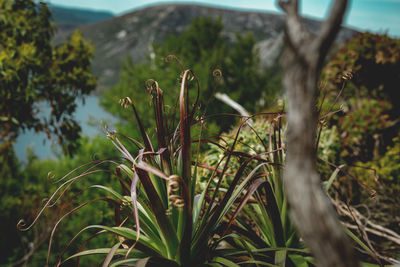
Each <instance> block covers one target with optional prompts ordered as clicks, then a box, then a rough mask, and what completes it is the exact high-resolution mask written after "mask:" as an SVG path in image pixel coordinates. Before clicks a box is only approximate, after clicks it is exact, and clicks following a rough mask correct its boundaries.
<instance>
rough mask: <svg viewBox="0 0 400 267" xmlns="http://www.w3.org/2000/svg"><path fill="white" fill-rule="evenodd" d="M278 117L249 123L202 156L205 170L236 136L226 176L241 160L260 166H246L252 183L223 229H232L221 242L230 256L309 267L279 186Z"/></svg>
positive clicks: (250, 261) (280, 141)
mask: <svg viewBox="0 0 400 267" xmlns="http://www.w3.org/2000/svg"><path fill="white" fill-rule="evenodd" d="M282 116H284V115H282V114H281V113H270V114H267V115H261V116H256V117H254V121H252V122H250V123H249V125H248V126H247V127H243V128H242V129H240V128H239V129H238V128H235V129H233V130H231V131H230V132H228V133H227V134H222V135H221V137H220V138H221V140H220V141H219V142H218V143H219V146H216V145H211V148H210V150H208V151H207V153H206V156H205V161H204V163H205V164H209V163H211V164H212V162H213V161H215V159H214V157H215V156H216V155H218V156H219V157H218V158H222V156H223V155H224V150H223V149H221V147H223V146H224V145H228V146H229V144H230V143H231V142H232V141H233V139H234V138H235V135H236V133H237V134H238V137H237V146H236V150H235V151H236V152H237V153H235V154H234V155H236V157H234V158H232V160H231V163H230V164H229V168H228V172H229V171H232V170H235V169H236V168H238V167H239V166H240V162H241V161H243V160H245V159H246V158H251V157H253V158H254V159H256V160H257V161H258V162H262V165H258V164H259V163H258V164H255V163H254V162H253V164H249V165H248V171H249V172H256V177H257V179H256V180H255V181H254V182H253V183H252V184H251V185H250V186H249V188H248V190H247V191H246V193H245V194H243V195H242V196H241V200H240V202H239V204H238V208H237V209H236V211H235V212H234V213H233V214H232V215H231V216H230V219H229V222H228V225H229V224H232V230H233V233H230V234H226V236H225V237H224V239H225V241H226V242H228V244H229V245H230V246H231V248H230V253H231V254H232V255H235V257H241V264H253V265H257V264H262V263H269V264H275V265H273V266H292V265H296V266H297V265H303V266H312V263H313V260H312V258H311V257H310V255H309V252H308V250H307V249H306V248H305V247H304V244H302V242H300V238H299V236H298V235H297V233H296V231H295V229H294V227H293V225H292V222H291V220H290V218H289V215H288V206H287V199H286V197H285V193H284V188H283V184H282V169H283V163H284V157H285V150H284V145H283V141H284V133H283V129H282V128H281V120H282ZM260 166H261V167H262V168H260ZM200 181H201V180H200ZM202 182H203V183H205V182H206V181H202ZM231 182H232V177H227V178H226V182H225V183H224V184H222V186H223V187H224V186H226V187H229V186H230V184H231ZM253 193H254V195H253V196H252V194H253ZM246 202H247V204H245V203H246ZM228 254H229V253H228Z"/></svg>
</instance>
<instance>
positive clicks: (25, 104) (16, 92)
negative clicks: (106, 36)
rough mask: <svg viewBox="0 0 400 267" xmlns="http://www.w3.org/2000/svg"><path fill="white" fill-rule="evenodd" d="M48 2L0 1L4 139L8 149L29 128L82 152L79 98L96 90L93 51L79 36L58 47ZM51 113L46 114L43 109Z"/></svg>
mask: <svg viewBox="0 0 400 267" xmlns="http://www.w3.org/2000/svg"><path fill="white" fill-rule="evenodd" d="M50 20H51V14H50V12H49V10H48V8H47V6H46V5H45V4H42V3H41V4H36V3H35V2H34V1H32V0H17V1H12V0H1V1H0V88H1V90H0V101H1V102H0V131H1V133H0V135H1V141H2V150H4V149H5V148H6V147H8V146H9V145H10V144H11V143H12V142H13V141H14V140H15V138H16V137H17V136H18V134H19V133H20V132H21V131H23V130H25V129H34V130H35V131H36V132H45V133H46V134H47V135H48V137H49V138H50V136H51V135H53V136H56V137H57V139H58V141H59V143H60V145H62V147H63V150H64V152H68V153H72V152H73V151H74V149H76V144H77V143H76V140H77V139H78V138H79V132H80V126H79V125H78V123H77V122H76V121H75V120H74V118H73V116H72V115H73V112H74V111H75V108H76V103H75V99H76V98H77V97H82V96H84V95H87V94H89V93H90V92H91V91H92V90H93V89H94V88H95V84H96V82H95V79H94V77H93V76H92V74H91V72H90V61H91V58H92V56H93V48H92V46H91V45H89V44H88V43H87V42H85V41H84V40H83V39H82V36H81V34H80V33H79V32H75V33H74V34H72V35H71V36H70V38H69V39H68V40H67V41H66V42H65V43H62V44H59V45H57V46H53V45H52V43H51V39H52V36H53V32H54V26H53V25H52V24H51V22H50ZM46 105H47V106H50V107H51V112H50V114H49V115H48V116H47V115H43V114H41V109H42V108H43V106H46Z"/></svg>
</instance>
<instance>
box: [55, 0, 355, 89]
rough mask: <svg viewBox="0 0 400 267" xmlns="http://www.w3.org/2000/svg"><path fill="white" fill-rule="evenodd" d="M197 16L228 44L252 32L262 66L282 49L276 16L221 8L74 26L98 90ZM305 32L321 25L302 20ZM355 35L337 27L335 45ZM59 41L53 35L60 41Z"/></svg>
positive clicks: (147, 12) (155, 11) (167, 9)
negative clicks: (87, 48)
mask: <svg viewBox="0 0 400 267" xmlns="http://www.w3.org/2000/svg"><path fill="white" fill-rule="evenodd" d="M197 16H208V17H213V18H218V17H221V18H222V22H223V24H224V29H223V32H222V35H223V36H224V38H226V40H228V41H233V40H234V39H235V33H236V32H239V33H246V32H253V34H254V38H255V39H256V41H257V45H256V47H257V49H258V50H259V53H260V59H261V63H262V66H263V67H268V66H271V65H273V64H275V63H276V60H277V57H278V56H279V55H280V52H281V50H282V47H283V36H284V35H283V29H284V22H285V18H284V15H281V14H273V13H263V12H254V11H241V10H231V9H222V8H215V7H208V6H200V5H189V4H161V5H155V6H150V7H146V8H142V9H139V10H135V11H133V12H130V13H128V14H125V15H123V16H119V17H114V18H111V19H108V20H105V21H101V22H99V23H95V24H90V25H84V26H81V27H79V28H80V29H81V30H82V32H83V35H84V36H85V38H86V39H88V40H90V41H92V43H93V44H94V45H95V47H96V52H95V57H94V60H93V71H94V73H95V74H96V75H97V76H98V77H99V88H98V90H99V91H103V90H106V89H107V88H109V87H110V86H112V85H114V84H116V82H117V81H118V79H119V74H120V71H121V61H124V60H126V58H127V57H131V58H132V60H133V62H135V63H139V62H142V61H143V60H146V56H147V55H149V54H150V53H151V49H152V44H159V43H161V42H162V41H163V40H164V39H165V38H166V37H167V36H168V35H170V34H175V35H177V34H180V33H182V32H183V31H184V30H185V29H186V28H187V27H188V26H189V25H190V23H191V21H192V20H193V19H194V18H195V17H197ZM304 21H305V23H306V25H307V26H308V27H309V28H310V30H311V31H317V30H318V28H319V26H320V25H321V22H319V21H316V20H311V19H305V20H304ZM355 33H356V31H354V30H351V29H348V28H343V29H342V30H341V31H340V34H339V36H338V38H337V42H339V43H343V42H344V41H345V40H347V39H349V38H350V37H351V36H353V35H354V34H355ZM62 38H65V36H61V35H58V36H56V39H58V40H60V39H62Z"/></svg>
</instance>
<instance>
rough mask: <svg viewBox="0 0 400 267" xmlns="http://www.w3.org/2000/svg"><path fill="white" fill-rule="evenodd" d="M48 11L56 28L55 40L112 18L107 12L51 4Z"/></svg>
mask: <svg viewBox="0 0 400 267" xmlns="http://www.w3.org/2000/svg"><path fill="white" fill-rule="evenodd" d="M49 9H50V11H51V13H52V16H53V20H54V22H55V23H56V27H57V36H56V40H60V39H63V38H65V37H66V36H68V35H69V34H70V33H71V31H73V30H74V29H75V28H78V27H81V26H83V25H86V24H91V23H96V22H100V21H103V20H107V19H110V18H112V17H114V15H113V14H112V13H111V12H107V11H96V10H89V9H80V8H68V7H63V6H57V5H52V4H49Z"/></svg>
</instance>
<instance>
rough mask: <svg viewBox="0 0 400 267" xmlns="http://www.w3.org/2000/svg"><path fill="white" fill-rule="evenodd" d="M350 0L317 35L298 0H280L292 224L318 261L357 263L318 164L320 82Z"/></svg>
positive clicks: (336, 6)
mask: <svg viewBox="0 0 400 267" xmlns="http://www.w3.org/2000/svg"><path fill="white" fill-rule="evenodd" d="M347 2H348V1H347V0H335V1H334V3H333V5H332V7H331V10H330V14H329V16H328V18H327V20H326V21H324V23H323V24H322V25H321V28H320V31H319V33H318V35H314V34H311V33H310V32H309V31H308V30H307V29H306V28H305V26H304V25H303V24H302V22H301V17H300V15H299V12H298V0H288V1H283V0H279V1H278V3H279V5H280V7H281V8H282V9H283V10H284V11H285V13H286V15H287V17H286V29H285V30H286V46H287V48H286V50H285V52H284V54H283V55H282V60H281V61H282V65H283V70H284V75H283V86H284V88H285V90H286V93H287V97H288V134H287V158H286V165H285V166H286V168H285V172H284V183H285V189H286V194H287V196H288V200H289V204H290V206H291V212H292V217H293V220H294V223H295V225H296V227H297V229H298V231H299V232H300V234H301V236H302V238H303V239H304V241H305V243H306V245H307V246H308V247H309V248H310V249H311V251H312V253H313V255H314V257H315V260H316V264H317V265H318V266H332V267H333V266H335V267H340V266H359V263H358V261H357V258H356V257H355V254H354V251H353V247H352V243H351V241H350V240H349V239H348V238H347V236H346V234H345V233H344V232H343V229H342V226H341V224H340V222H339V219H338V218H337V216H336V212H335V210H334V208H333V206H332V204H331V203H330V200H329V199H328V197H327V196H326V194H325V193H324V192H323V190H322V187H321V183H320V177H319V174H318V172H317V169H316V160H317V157H316V150H315V147H316V145H315V142H316V138H315V135H316V127H317V120H318V118H317V110H316V103H317V83H318V78H319V76H320V72H321V69H322V63H323V61H324V59H325V57H326V54H327V52H328V50H329V49H330V47H331V45H332V44H333V42H334V40H335V37H336V35H337V33H338V32H339V30H340V24H341V22H342V19H343V16H344V13H345V10H346V7H347Z"/></svg>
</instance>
